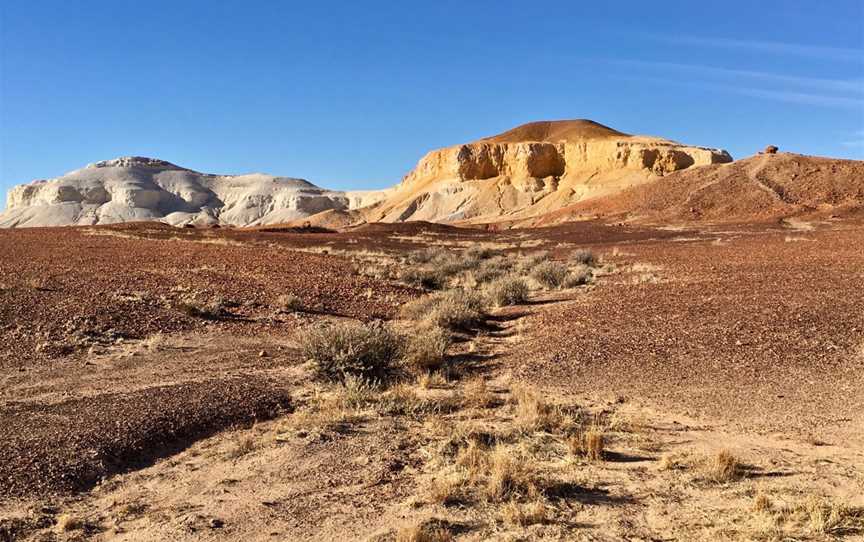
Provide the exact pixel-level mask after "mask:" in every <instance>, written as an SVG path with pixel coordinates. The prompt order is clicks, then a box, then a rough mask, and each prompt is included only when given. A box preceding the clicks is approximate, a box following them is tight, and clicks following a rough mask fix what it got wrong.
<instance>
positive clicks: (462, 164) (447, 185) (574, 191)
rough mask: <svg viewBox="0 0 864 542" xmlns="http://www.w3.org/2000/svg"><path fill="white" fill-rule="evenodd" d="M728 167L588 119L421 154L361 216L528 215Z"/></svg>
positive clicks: (466, 218)
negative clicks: (688, 172)
mask: <svg viewBox="0 0 864 542" xmlns="http://www.w3.org/2000/svg"><path fill="white" fill-rule="evenodd" d="M731 161H732V157H731V156H729V154H728V153H727V152H726V151H723V150H717V149H709V148H702V147H691V146H685V145H681V144H678V143H675V142H673V141H668V140H665V139H660V138H655V137H645V136H631V135H627V134H624V133H621V132H618V131H616V130H613V129H611V128H608V127H606V126H603V125H600V124H597V123H595V122H592V121H588V120H574V121H551V122H535V123H530V124H526V125H523V126H520V127H517V128H515V129H513V130H510V131H508V132H505V133H503V134H500V135H498V136H493V137H490V138H485V139H481V140H479V141H476V142H473V143H467V144H463V145H456V146H453V147H447V148H444V149H439V150H435V151H432V152H430V153H428V154H427V155H426V156H424V157H423V158H422V159H421V160H420V162H419V163H418V164H417V166H416V167H415V168H414V170H412V171H411V172H410V173H409V174H408V175H406V176H405V178H404V179H403V180H402V182H401V183H400V184H399V185H398V186H397V187H396V188H395V189H394V190H393V191H392V192H391V193H390V194H389V195H388V197H387V198H386V199H385V200H384V201H382V202H381V203H379V204H377V205H376V206H374V207H373V208H371V209H369V210H367V212H366V215H367V217H368V218H369V219H370V220H382V221H390V222H394V221H404V220H428V221H441V222H486V221H496V220H500V219H502V218H514V217H527V216H534V215H540V214H543V213H547V212H550V211H553V210H556V209H559V208H561V207H564V206H567V205H571V204H573V203H575V202H578V201H580V200H584V199H586V198H592V197H598V196H602V195H607V194H612V193H616V192H620V191H622V190H624V189H626V188H628V187H632V186H635V185H639V184H643V183H646V182H649V181H651V180H654V179H656V178H658V177H660V176H663V175H666V174H668V173H671V172H673V171H678V170H681V169H685V168H689V167H692V166H701V165H708V164H715V163H723V162H731Z"/></svg>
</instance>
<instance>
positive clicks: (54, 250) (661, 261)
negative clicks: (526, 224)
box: [0, 222, 864, 496]
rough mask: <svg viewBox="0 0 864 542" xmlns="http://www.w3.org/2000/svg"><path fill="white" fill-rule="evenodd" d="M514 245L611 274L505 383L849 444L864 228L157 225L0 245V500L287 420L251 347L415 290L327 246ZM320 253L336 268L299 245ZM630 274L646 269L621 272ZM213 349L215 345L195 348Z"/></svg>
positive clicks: (0, 238)
mask: <svg viewBox="0 0 864 542" xmlns="http://www.w3.org/2000/svg"><path fill="white" fill-rule="evenodd" d="M801 239H803V240H801ZM526 240H533V241H536V242H535V243H534V244H532V245H530V246H531V247H532V249H531V250H539V249H542V248H548V249H551V250H552V251H553V254H554V255H556V256H563V255H564V254H566V253H567V252H568V251H569V250H572V248H575V247H576V246H590V247H593V248H594V250H595V253H598V254H600V255H601V256H603V257H604V258H606V259H608V260H609V261H611V262H614V263H615V264H616V265H617V267H618V268H619V270H621V269H623V270H624V271H626V272H623V273H617V274H613V275H610V276H608V277H606V278H604V279H603V280H601V281H600V282H599V284H598V285H597V286H596V287H593V288H591V289H589V290H587V291H585V292H583V293H580V294H578V295H577V296H576V298H575V299H574V300H572V301H567V302H564V303H558V304H551V305H548V306H535V307H532V308H531V310H532V311H533V315H532V316H530V317H529V318H528V319H527V322H528V324H527V328H526V329H527V331H526V332H525V340H524V341H522V342H519V343H515V346H513V347H512V348H511V349H509V350H507V351H504V352H501V353H500V355H499V358H498V359H497V360H496V362H497V363H496V365H497V366H499V367H501V368H503V369H509V370H511V371H512V372H513V373H514V374H515V375H516V376H517V377H518V378H520V379H525V380H530V381H533V382H536V383H539V384H541V385H544V386H551V387H558V388H561V389H562V390H564V391H568V392H569V391H578V392H579V393H585V392H596V393H601V394H602V393H609V394H619V395H628V396H632V397H640V398H643V399H645V400H647V401H651V402H653V403H655V404H657V405H659V406H661V407H663V408H667V409H669V411H670V412H673V413H674V412H680V413H689V414H691V415H693V416H707V417H712V418H718V419H723V420H726V421H728V422H729V423H737V424H742V425H747V426H748V427H756V428H764V429H765V430H784V431H785V430H796V431H800V432H808V431H822V430H825V431H832V430H839V429H843V428H847V429H848V428H849V427H850V426H851V425H852V420H853V419H860V416H861V415H862V414H864V393H862V391H861V390H862V389H864V350H862V348H864V332H862V330H864V229H862V227H861V226H860V225H853V224H847V223H845V222H844V223H835V224H824V225H821V226H819V228H818V229H817V230H816V231H800V232H798V231H791V230H788V229H787V230H783V229H781V228H780V227H777V226H771V227H766V226H764V225H763V226H742V227H736V228H728V231H717V230H711V229H704V230H703V231H699V232H697V231H684V230H678V231H673V230H669V229H651V228H644V227H638V226H632V225H606V224H601V223H596V222H591V223H575V224H567V225H563V226H558V227H555V228H550V229H542V230H510V231H506V232H500V233H499V232H492V231H483V230H481V229H477V230H456V229H453V228H449V227H446V226H437V225H428V224H402V225H377V224H376V225H370V226H366V227H363V228H359V229H356V230H354V231H349V232H343V233H322V232H313V233H298V232H296V231H280V232H255V231H239V230H228V229H221V230H189V229H174V228H170V227H167V226H164V225H158V224H157V225H154V224H143V225H142V224H138V225H122V226H114V227H99V228H51V229H32V230H5V231H0V254H2V255H3V257H2V260H0V426H2V427H3V428H4V430H3V432H2V434H0V494H2V495H10V496H11V495H19V494H32V495H37V496H39V495H45V494H48V493H51V492H63V491H69V490H75V489H80V488H86V487H89V486H90V485H92V484H93V483H95V482H96V481H98V480H99V479H100V478H102V477H104V476H106V475H108V474H111V473H112V472H117V471H122V470H126V469H129V468H134V467H136V466H138V465H141V464H144V463H146V462H148V461H152V460H153V459H155V458H157V457H159V456H160V455H165V454H168V453H171V451H172V450H174V449H177V447H182V446H184V445H185V444H186V443H188V442H190V441H192V440H194V439H196V438H198V437H200V436H202V435H207V434H210V433H213V432H216V431H219V430H220V429H222V428H225V427H229V426H231V425H234V424H244V423H248V422H251V421H253V420H255V419H263V418H266V417H268V416H272V415H274V414H276V413H278V412H279V411H280V409H284V408H288V407H289V406H290V397H289V391H290V390H289V389H288V388H287V384H290V383H285V382H274V381H273V380H272V379H270V378H268V371H269V370H270V369H272V368H273V367H283V368H284V367H291V366H293V365H296V364H299V363H301V362H302V361H303V360H302V359H300V358H299V356H298V355H297V354H296V352H294V351H293V350H292V349H291V348H290V346H289V347H287V348H286V349H284V350H280V351H279V353H278V355H273V354H272V353H271V354H267V355H266V356H265V357H264V358H260V359H259V358H258V357H257V350H258V348H259V347H258V344H262V345H266V348H268V349H273V348H276V347H277V346H278V345H276V343H278V342H279V341H281V340H282V339H283V338H284V339H285V340H287V339H289V338H290V337H291V335H292V333H293V332H294V331H295V330H296V329H298V327H300V326H303V325H308V323H309V322H311V321H314V320H316V319H318V318H320V317H322V315H331V316H334V315H335V316H347V317H352V318H359V319H370V318H388V317H391V316H392V315H394V314H395V311H396V309H397V308H398V307H399V306H400V305H401V304H402V303H404V302H405V301H406V300H409V299H411V298H413V297H415V296H417V295H419V292H418V291H416V290H414V289H412V288H408V287H406V286H403V285H400V284H397V283H395V282H389V281H379V280H374V279H371V278H368V277H365V276H363V275H359V274H357V273H356V272H355V268H354V263H352V262H351V260H350V259H348V258H345V257H342V256H339V255H338V254H339V251H342V250H364V249H365V250H387V251H394V252H404V251H407V250H411V249H415V248H418V247H422V246H424V245H426V244H429V243H432V242H433V241H434V242H435V243H441V242H448V243H453V244H459V245H460V246H465V243H470V242H485V243H495V244H497V245H498V246H499V247H502V248H507V247H512V246H515V245H516V243H517V242H524V241H526ZM718 240H719V241H718ZM562 245H563V246H562ZM325 246H326V247H327V250H329V251H330V252H331V253H333V252H335V253H336V255H333V254H330V255H324V254H315V253H310V252H304V251H298V250H296V249H298V248H303V249H310V248H317V249H320V248H321V247H325ZM613 250H615V253H613ZM615 254H617V255H615ZM631 263H640V264H652V265H654V266H657V269H654V270H644V269H643V270H642V271H638V270H636V271H633V270H631V271H627V266H628V265H630V264H631ZM640 276H641V277H643V278H642V279H639V277H640ZM634 277H635V278H636V279H637V280H644V281H643V282H638V283H633V280H634ZM652 277H653V278H652ZM655 279H659V280H655ZM288 293H290V294H294V295H297V296H299V297H300V298H301V299H302V300H303V302H304V306H305V307H306V308H307V310H306V311H305V312H303V313H301V314H299V315H289V314H285V313H281V312H280V311H279V310H278V302H277V298H278V296H279V295H281V294H288ZM190 296H191V297H194V298H195V299H198V300H202V301H212V300H215V299H221V300H222V302H223V306H224V307H226V311H227V312H226V313H225V314H223V315H221V316H220V317H219V318H217V319H202V318H199V317H195V316H190V315H189V314H187V313H185V312H184V311H183V310H182V303H183V302H184V299H187V298H189V297H190ZM156 333H163V334H166V335H169V336H184V337H187V336H191V337H198V339H196V340H198V341H199V343H200V344H199V346H198V347H196V348H198V349H197V350H195V351H194V352H192V351H191V350H190V352H191V353H190V352H187V353H184V351H183V349H182V348H180V347H177V348H175V349H173V350H168V351H167V353H165V352H161V353H159V355H158V356H157V355H146V356H143V357H130V358H128V359H126V358H123V360H120V359H119V358H118V359H114V358H110V359H109V358H104V359H103V358H102V357H100V356H103V357H104V356H107V355H108V354H106V353H110V352H114V351H115V350H116V349H117V348H118V345H120V346H122V345H124V344H129V343H131V344H133V345H134V344H137V343H136V341H137V340H138V339H146V338H148V337H150V336H152V335H153V334H156ZM213 337H215V339H212V338H213ZM242 337H246V338H248V342H243V340H241V338H242ZM218 341H227V342H228V345H227V346H226V345H224V344H223V345H221V347H220V349H214V350H212V351H211V350H207V348H206V345H208V344H210V343H211V342H218ZM202 345H203V346H202ZM235 345H236V346H235ZM256 360H257V361H256ZM859 429H860V428H859ZM844 430H845V429H844ZM849 431H850V433H849V434H853V435H854V432H851V430H849ZM859 433H860V431H859Z"/></svg>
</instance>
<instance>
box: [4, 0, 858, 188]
mask: <svg viewBox="0 0 864 542" xmlns="http://www.w3.org/2000/svg"><path fill="white" fill-rule="evenodd" d="M0 32H2V37H0V79H2V82H0V189H2V190H3V191H4V192H5V190H6V189H7V188H8V187H10V186H11V185H13V184H17V183H21V182H26V181H29V180H31V179H34V178H46V177H54V176H58V175H61V174H63V173H65V172H67V171H70V170H73V169H77V168H79V167H82V166H84V165H85V164H87V163H89V162H94V161H97V160H102V159H108V158H114V157H117V156H123V155H143V156H152V157H158V158H162V159H165V160H169V161H171V162H174V163H177V164H179V165H182V166H186V167H190V168H193V169H197V170H199V171H205V172H211V173H245V172H252V171H263V172H267V173H273V174H278V175H286V176H295V177H304V178H307V179H309V180H310V181H312V182H314V183H316V184H319V185H322V186H326V187H330V188H377V187H384V186H388V185H390V184H393V183H395V182H397V181H398V180H399V179H400V178H401V177H402V175H404V174H405V173H406V172H407V171H408V170H409V169H410V168H411V167H412V166H413V165H414V164H415V163H416V161H417V160H418V159H419V158H420V157H421V156H422V155H423V154H424V153H425V152H427V151H428V150H431V149H433V148H437V147H442V146H447V145H452V144H456V143H461V142H466V141H470V140H473V139H476V138H478V137H482V136H486V135H491V134H494V133H497V132H501V131H504V130H506V129H508V128H511V127H513V126H515V125H517V124H520V123H523V122H528V121H532V120H544V119H565V118H590V119H593V120H596V121H598V122H601V123H603V124H607V125H609V126H612V127H613V128H616V129H618V130H622V131H625V132H631V133H640V134H651V135H660V136H664V137H668V138H671V139H675V140H679V141H682V142H686V143H689V144H696V145H705V146H712V147H722V148H725V149H727V150H729V151H730V152H731V153H732V154H733V156H735V157H736V158H737V157H744V156H747V155H749V154H752V153H754V152H755V151H757V150H759V149H761V148H763V147H764V146H765V145H767V144H775V145H779V146H780V147H781V149H783V150H789V151H794V152H801V153H808V154H817V155H827V156H835V157H847V158H859V159H861V158H864V1H862V0H852V1H842V0H837V1H832V2H815V1H812V0H807V1H796V0H784V1H760V2H752V1H725V2H692V1H688V2H684V1H680V2H675V1H667V2H644V1H638V2H637V1H632V2H630V1H617V2H590V3H589V2H578V1H573V0H568V1H560V2H559V1H552V0H547V1H543V2H526V1H524V0H520V1H514V2H511V1H507V0H489V1H473V0H459V1H449V0H447V1H442V0H434V1H431V0H430V1H427V2H411V1H395V0H394V1H391V2H375V1H371V0H370V1H362V2H359V1H358V2H349V1H339V2H337V1H332V2H331V1H320V0H319V1H314V2H310V1H302V2H292V1H281V2H277V1H272V2H263V1H239V0H237V1H217V0H206V1H183V0H174V1H157V0H150V1H147V2H137V1H131V0H111V1H106V0H88V1H86V2H85V1H81V2H70V1H68V0H62V1H50V0H33V1H23V0H22V1H8V2H7V1H3V2H2V3H0Z"/></svg>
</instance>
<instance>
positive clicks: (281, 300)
mask: <svg viewBox="0 0 864 542" xmlns="http://www.w3.org/2000/svg"><path fill="white" fill-rule="evenodd" d="M276 306H277V307H279V309H280V310H283V311H285V312H297V311H302V310H303V300H302V299H300V298H299V297H298V296H296V295H294V294H282V295H280V296H279V297H277V298H276Z"/></svg>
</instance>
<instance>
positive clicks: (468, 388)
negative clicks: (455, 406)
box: [462, 376, 498, 408]
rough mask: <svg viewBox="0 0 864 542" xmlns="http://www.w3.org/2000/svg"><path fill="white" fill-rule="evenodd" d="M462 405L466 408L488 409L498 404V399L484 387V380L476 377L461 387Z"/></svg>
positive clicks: (487, 387)
mask: <svg viewBox="0 0 864 542" xmlns="http://www.w3.org/2000/svg"><path fill="white" fill-rule="evenodd" d="M462 404H463V406H465V407H467V408H490V407H493V406H495V405H497V404H498V398H497V397H496V395H495V393H493V392H492V390H490V389H489V386H487V385H486V380H485V379H484V378H483V377H482V376H478V377H476V378H472V379H471V380H469V381H467V382H466V383H465V385H464V386H463V388H462Z"/></svg>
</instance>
